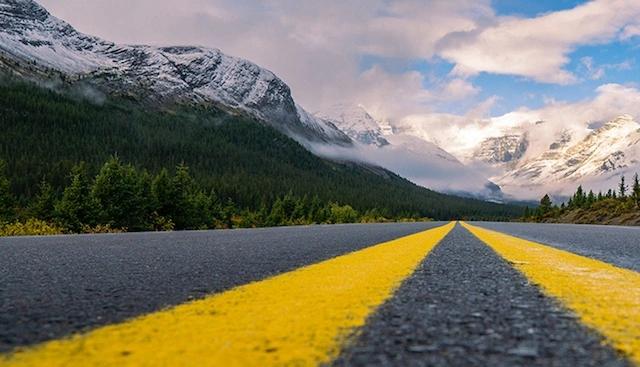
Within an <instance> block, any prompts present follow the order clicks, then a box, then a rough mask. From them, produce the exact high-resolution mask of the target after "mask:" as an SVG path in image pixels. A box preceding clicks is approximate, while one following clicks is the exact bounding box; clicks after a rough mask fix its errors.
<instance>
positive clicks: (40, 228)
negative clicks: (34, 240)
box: [0, 218, 64, 236]
mask: <svg viewBox="0 0 640 367" xmlns="http://www.w3.org/2000/svg"><path fill="white" fill-rule="evenodd" d="M62 233H64V231H63V229H62V228H61V227H58V226H57V225H54V224H50V223H47V222H45V221H43V220H40V219H34V218H31V219H28V220H27V221H26V222H24V223H22V222H14V223H10V224H5V225H2V226H0V236H48V235H54V234H62Z"/></svg>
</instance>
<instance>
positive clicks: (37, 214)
mask: <svg viewBox="0 0 640 367" xmlns="http://www.w3.org/2000/svg"><path fill="white" fill-rule="evenodd" d="M55 204H56V198H55V193H54V191H53V187H52V186H51V185H50V184H49V183H48V182H47V180H45V179H42V181H41V182H40V186H39V187H38V194H37V195H36V196H35V197H34V198H33V200H32V201H31V205H29V209H28V213H29V215H30V216H31V217H33V218H37V219H40V220H44V221H47V222H51V221H53V218H54V211H55Z"/></svg>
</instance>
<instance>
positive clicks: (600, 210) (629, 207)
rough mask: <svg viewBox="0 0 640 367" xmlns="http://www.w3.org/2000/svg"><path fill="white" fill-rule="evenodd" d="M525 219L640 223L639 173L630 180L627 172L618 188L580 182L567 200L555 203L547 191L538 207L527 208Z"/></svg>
mask: <svg viewBox="0 0 640 367" xmlns="http://www.w3.org/2000/svg"><path fill="white" fill-rule="evenodd" d="M523 220H524V221H533V222H550V223H553V222H558V223H582V224H622V225H640V179H639V178H638V174H635V175H634V177H633V182H631V184H628V183H627V181H626V179H625V176H624V175H622V176H620V182H619V183H618V187H617V188H615V189H613V188H612V189H609V190H607V191H606V192H602V191H600V192H598V193H597V194H596V193H595V192H593V190H589V192H586V191H585V190H584V188H583V187H582V186H578V188H577V189H576V191H575V193H574V194H573V195H572V196H571V197H570V198H569V199H568V200H567V201H566V203H565V202H564V201H563V202H561V203H560V205H558V204H554V203H553V202H552V200H551V198H550V197H549V195H545V196H543V197H542V199H541V200H540V205H539V206H538V207H537V208H536V209H529V208H525V214H524V217H523Z"/></svg>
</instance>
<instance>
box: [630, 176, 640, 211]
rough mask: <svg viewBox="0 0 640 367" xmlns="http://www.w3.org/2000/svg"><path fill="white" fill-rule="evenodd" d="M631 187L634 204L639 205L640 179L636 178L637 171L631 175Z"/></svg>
mask: <svg viewBox="0 0 640 367" xmlns="http://www.w3.org/2000/svg"><path fill="white" fill-rule="evenodd" d="M631 189H632V195H633V200H634V202H635V204H636V206H640V179H638V174H637V173H636V174H635V176H633V187H632V188H631Z"/></svg>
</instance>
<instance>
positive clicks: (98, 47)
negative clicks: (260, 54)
mask: <svg viewBox="0 0 640 367" xmlns="http://www.w3.org/2000/svg"><path fill="white" fill-rule="evenodd" d="M2 69H5V70H6V69H11V70H12V71H13V72H15V73H19V74H22V75H26V76H30V77H40V78H51V77H54V76H55V77H60V78H63V79H64V80H65V81H67V82H71V83H80V82H81V83H85V84H89V85H91V86H93V87H96V88H98V89H99V90H100V91H102V92H106V93H108V94H110V95H120V96H126V97H128V98H133V99H137V100H140V101H144V102H148V103H154V104H167V103H187V104H212V105H216V106H218V107H222V108H224V109H227V110H231V111H241V112H244V113H249V114H251V115H252V116H254V117H256V118H258V119H259V120H261V121H263V122H265V123H267V124H269V125H271V126H273V127H275V128H277V129H278V130H280V131H282V132H284V133H286V134H288V135H290V136H292V137H294V138H296V139H297V140H299V141H301V142H303V143H307V142H311V143H331V144H337V145H341V146H349V145H351V143H352V142H351V139H349V138H348V137H347V136H346V135H345V134H343V133H342V132H341V131H339V130H337V129H336V128H335V126H333V125H331V124H329V123H326V122H325V121H323V120H319V119H315V118H312V117H310V115H309V114H308V113H306V111H304V109H302V108H301V107H299V106H297V105H296V104H295V102H294V100H293V98H292V97H291V91H290V89H289V87H288V86H287V85H286V84H285V83H284V82H283V81H282V80H281V79H279V78H278V77H277V76H276V75H274V74H273V73H272V72H270V71H268V70H266V69H264V68H261V67H259V66H258V65H256V64H254V63H251V62H249V61H246V60H243V59H240V58H235V57H231V56H227V55H225V54H223V53H222V52H221V51H220V50H217V49H209V48H203V47H190V46H189V47H151V46H129V45H119V44H116V43H113V42H109V41H105V40H102V39H100V38H97V37H93V36H89V35H85V34H82V33H80V32H77V31H76V30H75V29H74V28H73V27H71V26H70V25H69V24H67V23H66V22H64V21H62V20H60V19H58V18H56V17H54V16H52V15H51V14H49V13H48V12H47V11H46V10H45V9H44V8H43V7H41V6H40V5H38V4H37V3H36V2H34V1H32V0H2V2H0V70H2Z"/></svg>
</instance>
